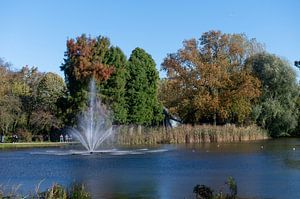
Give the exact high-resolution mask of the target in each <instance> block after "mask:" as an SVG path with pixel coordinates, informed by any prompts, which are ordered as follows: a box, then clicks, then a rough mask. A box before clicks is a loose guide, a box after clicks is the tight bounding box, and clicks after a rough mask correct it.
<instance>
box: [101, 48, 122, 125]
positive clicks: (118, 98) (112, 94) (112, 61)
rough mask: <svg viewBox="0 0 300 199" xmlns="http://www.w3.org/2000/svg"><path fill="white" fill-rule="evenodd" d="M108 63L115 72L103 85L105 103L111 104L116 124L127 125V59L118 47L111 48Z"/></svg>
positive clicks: (102, 91)
mask: <svg viewBox="0 0 300 199" xmlns="http://www.w3.org/2000/svg"><path fill="white" fill-rule="evenodd" d="M107 63H108V64H109V65H111V66H114V68H115V70H114V72H113V73H112V75H111V76H110V78H109V79H108V80H107V81H106V82H105V83H104V84H103V86H102V89H101V90H100V91H101V94H103V101H104V102H105V104H109V105H110V107H111V109H112V111H113V116H114V122H115V123H116V124H126V123H127V109H126V99H125V92H126V91H125V85H126V76H127V70H126V66H127V59H126V56H125V55H124V53H123V52H122V50H121V49H120V48H118V47H111V48H110V50H109V56H108V60H107Z"/></svg>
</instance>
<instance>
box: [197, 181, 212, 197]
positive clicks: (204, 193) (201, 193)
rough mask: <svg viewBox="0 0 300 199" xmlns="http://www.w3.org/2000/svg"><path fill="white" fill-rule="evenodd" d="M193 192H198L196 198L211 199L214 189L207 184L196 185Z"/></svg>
mask: <svg viewBox="0 0 300 199" xmlns="http://www.w3.org/2000/svg"><path fill="white" fill-rule="evenodd" d="M193 193H195V194H196V199H211V198H212V197H213V190H212V189H211V188H210V187H207V186H205V185H198V184H197V185H196V186H195V187H194V190H193Z"/></svg>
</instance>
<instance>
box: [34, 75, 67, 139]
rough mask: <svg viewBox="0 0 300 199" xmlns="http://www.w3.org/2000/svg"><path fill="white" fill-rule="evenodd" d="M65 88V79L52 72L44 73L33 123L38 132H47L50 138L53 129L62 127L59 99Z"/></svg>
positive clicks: (39, 85)
mask: <svg viewBox="0 0 300 199" xmlns="http://www.w3.org/2000/svg"><path fill="white" fill-rule="evenodd" d="M65 89H66V88H65V83H64V80H63V79H62V78H61V77H60V76H59V75H57V74H55V73H51V72H49V73H46V74H45V75H43V76H42V77H41V80H40V81H39V83H38V86H37V97H36V101H37V106H36V108H35V110H34V111H33V116H32V120H31V125H32V126H34V127H35V129H37V132H41V133H47V134H48V136H49V138H50V131H51V130H52V129H59V128H61V127H62V121H61V119H60V118H59V115H60V109H59V106H60V105H59V100H60V98H62V97H63V95H64V93H65Z"/></svg>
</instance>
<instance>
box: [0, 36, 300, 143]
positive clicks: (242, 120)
mask: <svg viewBox="0 0 300 199" xmlns="http://www.w3.org/2000/svg"><path fill="white" fill-rule="evenodd" d="M66 46H67V49H66V52H65V59H64V60H63V63H62V65H61V66H60V68H61V70H62V71H63V72H64V74H65V80H63V79H62V78H61V77H60V76H58V75H57V74H54V73H41V72H39V71H38V70H37V68H35V67H31V68H30V67H28V66H25V67H23V68H22V69H20V70H13V69H12V68H11V66H10V65H9V64H8V63H6V62H4V61H3V60H1V62H0V131H1V132H0V133H1V134H4V135H8V136H11V135H12V134H17V135H18V136H19V137H20V138H21V139H23V140H28V141H29V140H31V139H32V137H33V138H34V139H49V138H50V137H52V138H53V139H55V138H56V137H57V134H58V133H59V131H61V130H62V129H64V127H65V126H70V125H76V120H77V117H76V116H77V115H78V114H79V113H80V112H81V111H83V110H85V109H86V108H87V96H88V84H89V81H90V80H91V79H92V78H94V79H95V80H96V82H97V83H96V84H97V94H98V96H99V97H100V98H101V100H102V103H103V104H105V105H106V106H107V107H109V109H111V110H112V112H113V114H112V117H113V121H114V124H116V125H123V126H124V125H125V126H126V125H127V126H130V125H138V126H147V127H153V126H158V125H161V124H162V120H163V114H162V113H163V111H162V109H163V107H166V108H167V109H168V110H169V112H170V113H172V114H173V115H174V116H176V117H177V118H179V119H180V120H181V121H182V123H184V124H191V125H199V124H210V125H218V126H219V125H226V124H235V125H236V126H244V128H247V126H249V125H252V126H253V125H257V126H259V127H261V128H262V129H266V130H267V131H268V132H269V134H270V135H271V136H273V137H277V136H283V135H298V132H299V113H298V112H299V111H298V110H299V107H300V100H299V84H298V82H297V80H296V74H295V71H294V70H293V69H292V66H291V65H290V64H289V63H288V62H287V61H286V60H283V59H282V58H280V57H278V56H276V55H273V54H269V53H268V52H266V50H265V48H264V45H262V44H261V43H259V42H257V41H256V40H255V39H249V38H247V36H246V35H244V34H224V33H222V32H220V31H209V32H205V33H203V34H202V35H201V37H200V39H198V40H197V39H189V40H185V41H184V42H183V47H182V48H181V49H179V50H178V51H177V52H175V53H171V54H168V55H167V56H166V58H165V59H164V61H163V63H162V70H164V71H165V72H166V76H165V77H164V78H162V79H159V75H158V71H157V68H156V64H155V62H154V60H153V59H152V57H151V55H150V54H149V53H147V52H146V51H145V50H143V49H141V48H136V49H134V50H133V51H132V53H131V55H130V57H129V58H128V59H127V58H126V56H125V54H124V53H123V52H122V50H121V49H120V48H119V47H116V46H112V45H111V44H110V41H109V39H108V38H107V37H103V36H99V37H96V38H92V37H88V36H86V35H81V36H79V37H77V38H75V39H69V40H67V42H66Z"/></svg>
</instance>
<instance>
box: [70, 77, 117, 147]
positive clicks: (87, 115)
mask: <svg viewBox="0 0 300 199" xmlns="http://www.w3.org/2000/svg"><path fill="white" fill-rule="evenodd" d="M112 133H113V128H112V120H111V115H110V112H109V111H108V110H107V109H106V108H105V107H104V106H103V105H102V104H101V101H100V100H99V99H98V98H97V96H96V85H95V80H91V82H90V86H89V103H88V108H87V110H86V111H85V112H83V113H82V114H81V115H80V116H79V118H78V125H77V127H76V128H71V129H70V134H71V135H72V136H73V137H74V138H75V139H76V140H78V141H79V142H80V143H81V144H82V145H83V146H84V147H85V149H86V150H87V151H88V152H89V153H93V152H95V151H96V149H97V148H99V146H100V145H101V144H102V143H103V142H104V141H105V140H106V139H107V138H108V137H109V136H111V135H112Z"/></svg>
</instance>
